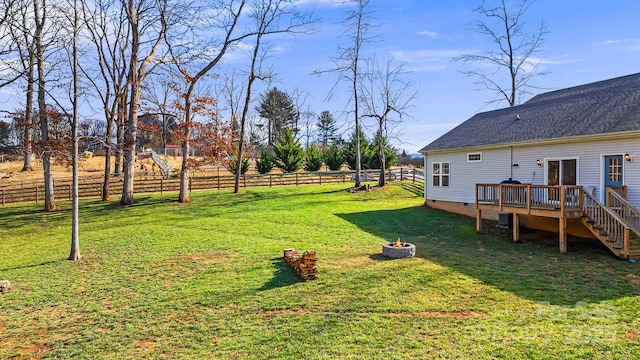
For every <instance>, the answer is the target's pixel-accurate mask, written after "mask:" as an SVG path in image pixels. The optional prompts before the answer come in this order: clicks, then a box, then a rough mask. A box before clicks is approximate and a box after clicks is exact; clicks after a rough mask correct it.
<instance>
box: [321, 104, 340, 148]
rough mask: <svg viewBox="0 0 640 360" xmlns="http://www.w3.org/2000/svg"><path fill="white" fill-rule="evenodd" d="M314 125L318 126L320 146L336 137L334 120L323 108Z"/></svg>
mask: <svg viewBox="0 0 640 360" xmlns="http://www.w3.org/2000/svg"><path fill="white" fill-rule="evenodd" d="M316 127H317V128H318V143H319V144H320V145H321V146H327V145H329V143H330V142H331V141H333V140H334V139H335V138H336V132H337V131H338V128H337V126H336V120H335V119H334V118H333V115H332V114H331V113H330V112H329V111H327V110H324V111H323V112H321V113H320V116H319V117H318V122H317V123H316Z"/></svg>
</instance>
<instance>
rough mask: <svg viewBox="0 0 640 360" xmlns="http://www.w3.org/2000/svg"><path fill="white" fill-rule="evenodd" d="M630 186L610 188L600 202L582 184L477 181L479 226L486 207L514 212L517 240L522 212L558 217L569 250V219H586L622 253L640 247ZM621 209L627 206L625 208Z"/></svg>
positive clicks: (563, 249) (639, 226)
mask: <svg viewBox="0 0 640 360" xmlns="http://www.w3.org/2000/svg"><path fill="white" fill-rule="evenodd" d="M625 194H626V188H625V187H620V188H616V189H613V188H608V189H607V203H608V204H611V203H612V202H613V203H614V205H615V206H611V205H610V206H605V205H603V204H601V203H599V202H598V201H597V200H596V199H595V198H594V197H593V195H592V194H590V193H588V192H586V191H585V190H584V188H583V187H581V186H549V185H519V184H518V185H515V184H476V230H477V231H478V232H482V212H483V211H485V210H490V211H498V212H507V213H511V214H513V240H514V241H518V240H519V239H520V215H532V216H541V217H547V218H556V219H558V228H559V248H560V252H561V253H566V252H567V219H582V222H583V223H584V225H585V226H586V227H587V229H589V230H590V231H591V232H592V233H593V234H594V236H595V237H596V238H598V239H600V241H601V242H602V243H603V244H604V245H606V246H607V247H608V248H609V249H610V250H611V251H612V252H613V253H614V254H616V255H617V256H619V257H623V258H628V257H629V255H632V253H633V252H635V249H638V250H640V244H636V243H637V242H638V240H635V241H632V240H631V239H638V238H640V220H639V219H640V211H638V210H636V209H635V208H634V207H633V206H632V205H631V204H629V203H628V202H626V200H625V197H624V195H625ZM620 209H624V211H621V210H620Z"/></svg>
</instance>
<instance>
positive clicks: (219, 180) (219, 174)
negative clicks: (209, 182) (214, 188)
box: [218, 169, 220, 190]
mask: <svg viewBox="0 0 640 360" xmlns="http://www.w3.org/2000/svg"><path fill="white" fill-rule="evenodd" d="M218 190H220V170H219V169H218Z"/></svg>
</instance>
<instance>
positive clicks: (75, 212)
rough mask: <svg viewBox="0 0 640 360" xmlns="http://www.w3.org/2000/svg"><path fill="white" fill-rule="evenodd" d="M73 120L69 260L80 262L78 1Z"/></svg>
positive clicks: (74, 54) (75, 20)
mask: <svg viewBox="0 0 640 360" xmlns="http://www.w3.org/2000/svg"><path fill="white" fill-rule="evenodd" d="M73 12H74V24H73V25H74V26H73V119H72V123H71V137H72V140H73V146H72V150H71V159H72V161H73V165H72V168H73V174H72V181H71V183H72V188H73V196H72V204H71V207H72V209H71V217H72V220H71V251H70V253H69V257H68V258H67V259H68V260H72V261H76V260H80V257H81V256H80V222H79V213H80V206H79V193H78V45H77V44H78V31H79V30H78V12H77V0H74V3H73Z"/></svg>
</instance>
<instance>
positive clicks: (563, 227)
mask: <svg viewBox="0 0 640 360" xmlns="http://www.w3.org/2000/svg"><path fill="white" fill-rule="evenodd" d="M558 222H559V225H560V253H561V254H566V253H567V218H565V217H560V218H559V219H558Z"/></svg>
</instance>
